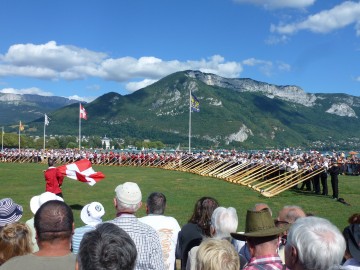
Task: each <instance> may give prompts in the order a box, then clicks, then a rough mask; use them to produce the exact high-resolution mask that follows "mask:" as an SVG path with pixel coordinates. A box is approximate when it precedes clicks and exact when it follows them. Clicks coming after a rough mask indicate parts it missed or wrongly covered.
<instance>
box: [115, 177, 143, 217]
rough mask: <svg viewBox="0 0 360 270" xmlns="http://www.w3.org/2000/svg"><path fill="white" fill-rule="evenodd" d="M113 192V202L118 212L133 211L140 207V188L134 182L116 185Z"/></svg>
mask: <svg viewBox="0 0 360 270" xmlns="http://www.w3.org/2000/svg"><path fill="white" fill-rule="evenodd" d="M115 194H116V197H115V199H114V204H115V207H116V209H117V211H118V212H129V213H135V212H136V211H137V210H138V209H139V208H140V207H141V200H142V195H141V190H140V188H139V186H138V185H137V184H136V183H133V182H125V183H124V184H121V185H118V186H117V187H116V188H115Z"/></svg>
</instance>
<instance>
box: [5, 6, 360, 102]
mask: <svg viewBox="0 0 360 270" xmlns="http://www.w3.org/2000/svg"><path fill="white" fill-rule="evenodd" d="M359 66H360V1H335V0H321V1H320V0H191V1H190V0H176V1H175V0H107V1H100V0H62V1H49V0H33V1H29V0H3V1H0V92H2V93H35V94H40V95H56V96H64V97H78V98H80V99H83V100H85V101H91V100H93V99H94V98H96V97H98V96H100V95H102V94H104V93H108V92H110V91H113V92H118V93H120V94H122V95H126V94H129V93H132V92H133V91H136V90H137V89H140V88H142V87H144V86H146V85H149V84H151V83H153V82H155V81H157V80H159V79H161V78H163V77H165V76H166V75H169V74H171V73H173V72H176V71H180V70H187V69H194V70H201V71H203V72H210V73H215V74H218V75H220V76H223V77H227V78H252V79H254V80H258V81H263V82H267V83H271V84H276V85H297V86H300V87H301V88H302V89H303V90H304V91H305V92H308V93H346V94H349V95H354V96H359V93H360V92H359V89H360V68H359Z"/></svg>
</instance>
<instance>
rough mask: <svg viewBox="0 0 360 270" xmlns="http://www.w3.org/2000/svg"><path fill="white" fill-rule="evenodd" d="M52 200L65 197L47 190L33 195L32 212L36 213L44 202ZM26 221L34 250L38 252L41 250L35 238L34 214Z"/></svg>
mask: <svg viewBox="0 0 360 270" xmlns="http://www.w3.org/2000/svg"><path fill="white" fill-rule="evenodd" d="M52 200H57V201H64V199H63V198H61V197H59V196H57V195H55V194H54V193H51V192H48V191H46V192H44V193H42V194H40V195H37V196H33V197H32V198H31V199H30V210H31V212H32V213H33V214H34V215H35V214H36V212H37V210H39V208H40V206H41V205H43V204H44V203H46V202H48V201H52ZM25 223H26V225H27V226H28V227H29V229H30V231H31V242H32V244H33V252H37V251H39V247H38V245H37V242H36V238H35V237H36V231H35V226H34V216H33V217H32V218H31V219H29V220H27V221H26V222H25Z"/></svg>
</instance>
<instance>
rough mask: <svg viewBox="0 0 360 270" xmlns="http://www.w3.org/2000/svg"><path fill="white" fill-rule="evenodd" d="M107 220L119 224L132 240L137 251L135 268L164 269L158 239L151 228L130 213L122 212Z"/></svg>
mask: <svg viewBox="0 0 360 270" xmlns="http://www.w3.org/2000/svg"><path fill="white" fill-rule="evenodd" d="M108 222H110V223H113V224H115V225H117V226H119V227H120V228H121V229H123V230H124V231H125V232H127V233H128V234H129V235H130V237H131V239H132V240H133V241H134V243H135V245H136V250H137V252H138V255H137V258H136V266H135V270H147V269H149V270H150V269H154V270H164V269H165V267H164V261H163V257H162V249H161V245H160V239H159V236H158V234H157V232H156V231H155V230H154V229H153V228H151V227H150V226H149V225H147V224H144V223H142V222H140V221H139V220H138V219H137V218H136V217H135V216H134V215H130V214H122V215H121V216H119V217H117V218H115V219H113V220H110V221H108Z"/></svg>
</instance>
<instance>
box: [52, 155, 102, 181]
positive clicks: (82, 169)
mask: <svg viewBox="0 0 360 270" xmlns="http://www.w3.org/2000/svg"><path fill="white" fill-rule="evenodd" d="M57 169H58V170H59V171H60V172H61V173H62V174H63V175H64V176H67V177H69V178H71V179H74V180H78V181H80V182H84V183H88V184H89V185H90V186H93V185H95V184H96V183H97V182H99V181H101V180H102V179H104V178H105V175H104V174H103V173H102V172H95V171H94V170H93V168H92V167H91V162H90V161H89V160H88V159H81V160H79V161H76V162H74V163H71V164H67V165H62V166H59V167H58V168H57Z"/></svg>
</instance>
